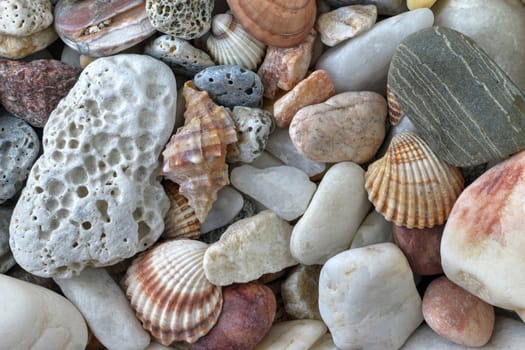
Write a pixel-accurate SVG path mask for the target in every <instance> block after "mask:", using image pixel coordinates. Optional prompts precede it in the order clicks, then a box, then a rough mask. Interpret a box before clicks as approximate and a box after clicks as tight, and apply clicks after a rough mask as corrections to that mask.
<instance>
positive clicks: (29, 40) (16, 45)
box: [0, 26, 58, 60]
mask: <svg viewBox="0 0 525 350" xmlns="http://www.w3.org/2000/svg"><path fill="white" fill-rule="evenodd" d="M57 38H58V35H57V33H56V32H55V29H54V27H53V26H50V27H48V28H47V29H44V30H41V31H39V32H36V33H34V34H31V35H28V36H13V35H2V34H0V58H2V57H5V58H9V59H13V60H16V59H20V58H24V57H27V56H29V55H31V54H33V53H35V52H38V51H40V50H43V49H45V48H46V47H48V46H49V45H51V43H52V42H54V41H55V40H56V39H57Z"/></svg>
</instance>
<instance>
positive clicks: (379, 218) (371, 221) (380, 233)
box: [350, 210, 394, 249]
mask: <svg viewBox="0 0 525 350" xmlns="http://www.w3.org/2000/svg"><path fill="white" fill-rule="evenodd" d="M393 241H394V239H393V237H392V223H391V222H388V221H386V220H385V217H384V216H383V215H381V214H380V213H378V212H377V211H376V210H372V211H371V212H370V213H369V214H368V215H367V216H366V218H365V219H364V220H363V222H362V223H361V225H359V228H358V229H357V232H356V233H355V236H354V239H353V240H352V244H351V245H350V249H353V248H361V247H364V246H367V245H372V244H376V243H384V242H393Z"/></svg>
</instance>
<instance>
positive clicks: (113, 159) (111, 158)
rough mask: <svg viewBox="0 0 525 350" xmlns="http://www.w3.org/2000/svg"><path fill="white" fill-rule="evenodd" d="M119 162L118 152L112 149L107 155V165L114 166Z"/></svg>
mask: <svg viewBox="0 0 525 350" xmlns="http://www.w3.org/2000/svg"><path fill="white" fill-rule="evenodd" d="M119 161H120V152H119V150H118V149H116V148H113V149H112V150H111V151H110V152H109V154H108V163H109V164H110V165H116V164H118V163H119Z"/></svg>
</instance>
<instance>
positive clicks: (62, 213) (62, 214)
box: [56, 208, 69, 220]
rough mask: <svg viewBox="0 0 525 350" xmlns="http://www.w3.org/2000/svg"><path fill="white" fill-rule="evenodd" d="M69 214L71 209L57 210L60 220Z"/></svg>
mask: <svg viewBox="0 0 525 350" xmlns="http://www.w3.org/2000/svg"><path fill="white" fill-rule="evenodd" d="M68 216H69V210H67V209H64V208H62V209H60V210H59V211H57V213H56V217H57V218H58V219H59V220H60V219H65V218H67V217H68Z"/></svg>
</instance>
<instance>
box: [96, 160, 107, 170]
mask: <svg viewBox="0 0 525 350" xmlns="http://www.w3.org/2000/svg"><path fill="white" fill-rule="evenodd" d="M98 168H99V170H102V171H104V170H105V169H106V163H104V162H103V161H101V160H100V161H99V162H98Z"/></svg>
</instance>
